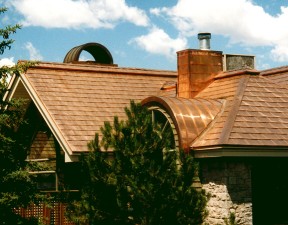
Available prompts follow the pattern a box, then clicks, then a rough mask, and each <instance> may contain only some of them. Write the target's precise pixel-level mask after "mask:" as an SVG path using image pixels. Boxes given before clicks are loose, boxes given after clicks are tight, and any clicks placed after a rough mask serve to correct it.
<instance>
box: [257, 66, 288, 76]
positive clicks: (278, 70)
mask: <svg viewBox="0 0 288 225" xmlns="http://www.w3.org/2000/svg"><path fill="white" fill-rule="evenodd" d="M284 72H288V66H281V67H275V68H271V69H267V70H262V71H261V72H260V75H261V76H267V75H272V74H276V73H284Z"/></svg>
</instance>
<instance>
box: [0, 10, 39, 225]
mask: <svg viewBox="0 0 288 225" xmlns="http://www.w3.org/2000/svg"><path fill="white" fill-rule="evenodd" d="M6 11H7V9H6V8H0V14H3V13H5V12H6ZM18 29H20V25H15V26H6V27H5V28H3V29H0V36H1V37H2V41H1V42H0V54H1V55H3V54H4V52H5V50H9V49H10V48H11V45H12V43H13V40H12V39H11V38H10V36H11V34H13V33H15V32H16V31H17V30H18ZM30 65H31V63H22V64H18V65H15V66H12V67H8V66H3V67H1V68H0V181H1V184H0V224H6V225H7V224H25V223H27V224H28V223H29V224H31V223H32V221H34V222H35V223H36V222H37V221H36V220H35V219H34V220H33V219H32V218H31V219H24V218H21V217H20V216H19V215H17V214H16V213H15V209H16V208H19V207H26V206H28V205H29V204H30V203H31V202H33V201H35V200H36V198H38V197H39V196H40V195H38V192H37V190H36V186H35V184H34V182H33V178H32V177H31V176H30V175H29V173H28V170H27V166H28V165H27V162H25V159H26V155H27V143H26V141H27V140H25V138H24V134H23V133H22V132H21V129H19V128H20V127H21V126H24V125H25V120H24V119H23V118H24V117H23V115H24V107H23V104H24V103H25V102H24V100H21V99H11V100H9V101H5V100H4V95H5V94H6V93H7V91H8V82H7V78H8V77H10V76H11V75H12V74H15V75H19V74H20V73H22V72H24V71H25V70H26V69H27V68H28V67H29V66H30Z"/></svg>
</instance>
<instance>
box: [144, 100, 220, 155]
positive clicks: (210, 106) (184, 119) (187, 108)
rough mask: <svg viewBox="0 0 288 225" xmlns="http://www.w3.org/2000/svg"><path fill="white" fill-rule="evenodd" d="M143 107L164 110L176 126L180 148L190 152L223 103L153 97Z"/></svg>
mask: <svg viewBox="0 0 288 225" xmlns="http://www.w3.org/2000/svg"><path fill="white" fill-rule="evenodd" d="M142 105H145V106H148V107H152V106H158V107H161V108H163V109H164V110H165V111H166V112H167V113H168V114H169V115H170V117H171V118H172V120H173V123H174V125H175V126H176V130H177V133H178V135H179V139H180V140H179V141H180V147H182V148H183V149H184V150H189V148H190V145H191V143H192V142H193V141H194V140H195V139H196V138H197V137H198V136H199V135H200V134H201V133H202V132H203V131H204V130H205V128H206V127H207V126H208V125H209V123H210V122H211V121H213V119H214V118H215V117H216V115H217V114H218V113H219V112H220V110H221V107H222V102H221V101H220V100H212V99H197V98H194V99H185V98H176V97H164V96H161V97H158V96H151V97H148V98H146V99H144V100H143V101H142Z"/></svg>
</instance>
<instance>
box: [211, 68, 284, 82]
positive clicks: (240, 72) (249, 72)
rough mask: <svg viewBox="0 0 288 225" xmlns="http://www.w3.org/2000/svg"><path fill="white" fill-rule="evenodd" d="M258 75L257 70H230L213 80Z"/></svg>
mask: <svg viewBox="0 0 288 225" xmlns="http://www.w3.org/2000/svg"><path fill="white" fill-rule="evenodd" d="M287 71H288V68H287ZM259 74H260V71H259V70H253V69H248V70H247V69H243V70H232V71H225V72H220V73H219V74H217V75H216V76H215V77H214V79H215V80H217V79H222V78H226V77H233V76H241V75H259Z"/></svg>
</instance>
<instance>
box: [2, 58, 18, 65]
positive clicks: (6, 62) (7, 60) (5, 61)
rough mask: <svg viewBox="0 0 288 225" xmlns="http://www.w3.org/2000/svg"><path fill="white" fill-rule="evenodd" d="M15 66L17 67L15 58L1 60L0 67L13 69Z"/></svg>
mask: <svg viewBox="0 0 288 225" xmlns="http://www.w3.org/2000/svg"><path fill="white" fill-rule="evenodd" d="M14 65H15V62H14V57H11V58H3V59H0V67H2V66H8V67H11V66H14Z"/></svg>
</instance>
